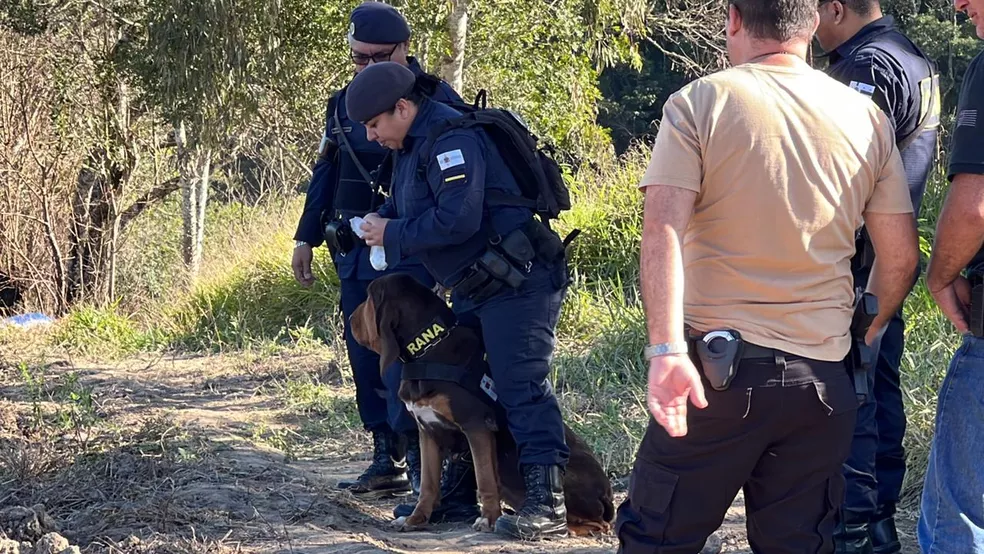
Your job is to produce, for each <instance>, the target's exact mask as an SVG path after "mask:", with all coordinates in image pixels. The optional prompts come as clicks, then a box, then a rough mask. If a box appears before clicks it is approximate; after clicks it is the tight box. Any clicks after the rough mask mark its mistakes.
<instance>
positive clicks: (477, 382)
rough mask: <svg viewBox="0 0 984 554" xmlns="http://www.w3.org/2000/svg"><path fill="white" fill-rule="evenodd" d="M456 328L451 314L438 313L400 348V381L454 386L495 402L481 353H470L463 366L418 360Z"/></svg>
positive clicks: (496, 397)
mask: <svg viewBox="0 0 984 554" xmlns="http://www.w3.org/2000/svg"><path fill="white" fill-rule="evenodd" d="M457 326H458V321H457V319H455V318H454V316H453V315H452V316H448V315H446V314H441V315H439V316H438V317H436V318H434V321H432V322H431V323H430V324H428V325H427V326H426V327H424V328H423V329H421V330H420V331H418V332H417V333H416V334H415V335H414V336H413V338H412V339H410V341H409V342H408V343H407V344H406V345H404V346H402V347H401V351H400V360H401V361H402V362H403V378H404V379H408V380H409V379H426V380H430V381H445V382H449V383H455V384H457V385H459V386H461V387H462V388H464V389H465V390H467V391H471V392H473V393H479V392H481V393H484V394H478V396H479V398H482V399H488V400H489V401H491V402H495V401H497V400H498V398H499V395H498V394H496V392H495V382H494V381H493V380H492V378H491V377H490V376H489V365H488V362H486V361H485V355H484V354H481V355H479V354H473V355H472V356H471V358H470V359H469V360H468V362H467V363H466V364H464V365H452V364H442V363H438V362H427V361H423V360H421V358H422V357H423V356H424V355H425V354H427V352H428V351H429V350H431V349H432V348H434V347H435V346H437V345H438V344H440V343H441V342H442V341H443V340H444V339H446V338H447V337H448V336H450V335H451V331H453V330H454V328H455V327H457Z"/></svg>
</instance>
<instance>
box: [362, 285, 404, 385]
mask: <svg viewBox="0 0 984 554" xmlns="http://www.w3.org/2000/svg"><path fill="white" fill-rule="evenodd" d="M366 292H368V293H369V294H368V296H369V299H370V300H372V304H373V307H374V308H375V310H376V314H375V318H374V319H375V320H376V321H375V323H376V333H377V338H376V344H377V350H376V352H377V353H378V354H379V372H380V374H382V373H384V372H385V371H386V368H388V367H389V366H390V365H392V364H393V362H395V361H396V359H397V358H398V357H399V356H400V343H399V342H398V341H397V338H396V327H397V325H399V324H400V316H401V315H402V314H401V313H400V303H399V302H389V301H388V299H387V298H386V297H387V296H388V295H387V294H386V291H385V290H383V287H382V286H381V285H380V284H379V283H378V282H376V281H374V282H372V283H370V284H369V288H368V290H367V291H366Z"/></svg>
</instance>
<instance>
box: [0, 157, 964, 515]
mask: <svg viewBox="0 0 984 554" xmlns="http://www.w3.org/2000/svg"><path fill="white" fill-rule="evenodd" d="M647 162H648V149H647V148H646V147H645V146H644V145H637V146H636V147H635V148H634V149H633V150H632V151H630V152H629V153H628V154H627V155H626V156H625V157H624V158H623V159H621V160H619V161H617V162H615V161H612V162H609V163H606V164H602V165H601V166H598V167H595V168H593V169H588V170H584V171H583V172H582V173H581V174H579V175H577V176H576V178H575V179H574V180H573V181H572V182H571V188H572V191H573V193H574V196H575V203H574V208H573V209H572V210H571V211H570V212H568V213H566V214H565V215H564V217H563V219H562V221H560V222H559V223H558V225H557V228H558V230H559V231H560V232H561V234H562V235H563V234H566V232H568V231H570V230H572V229H575V228H577V229H580V230H582V235H581V236H580V237H579V238H578V239H577V241H575V242H574V244H573V246H572V250H571V266H572V269H573V272H574V278H575V283H574V286H573V287H572V288H571V289H570V291H569V293H568V296H567V299H566V301H565V303H564V306H563V311H562V315H561V320H560V323H559V325H558V330H557V334H558V339H559V340H558V346H557V351H556V357H555V364H554V372H553V378H554V382H555V388H556V390H557V393H558V396H559V397H560V400H561V406H562V409H563V411H564V416H565V418H566V420H567V421H568V422H569V424H570V425H571V427H572V428H573V429H574V430H575V431H577V432H578V433H580V434H581V435H582V436H583V437H584V438H585V439H586V440H587V441H588V442H589V444H591V445H592V447H593V448H594V449H595V451H596V452H597V453H598V455H599V457H601V459H602V461H603V463H604V465H605V467H606V469H607V470H608V471H609V472H610V473H611V474H612V475H618V476H621V475H625V474H626V473H627V472H628V471H629V469H630V467H631V464H632V461H633V459H634V456H635V450H636V448H637V447H638V443H639V441H640V440H641V437H642V435H643V433H644V431H645V426H646V424H647V422H648V414H647V412H646V409H645V405H644V397H643V395H644V391H645V379H646V371H645V364H644V363H643V360H642V357H641V349H642V346H643V345H644V342H645V320H644V316H643V310H642V306H641V303H640V300H639V293H638V278H639V268H638V256H639V245H640V239H641V228H642V195H641V194H640V192H639V191H638V190H637V188H636V184H637V183H638V181H639V179H640V177H641V175H642V173H643V172H644V170H645V167H646V163H647ZM945 191H946V182H945V179H943V177H942V176H941V175H939V174H936V175H934V177H933V180H932V181H931V183H930V185H929V187H928V189H927V192H926V196H925V200H924V202H923V212H922V213H923V217H922V218H921V220H920V240H921V248H922V251H923V255H924V258H927V257H928V255H929V252H930V247H931V244H932V240H933V230H934V228H935V224H936V219H935V218H936V215H937V214H938V212H939V209H940V206H941V204H942V199H943V197H944V195H945ZM170 209H172V208H166V209H164V211H163V212H162V213H163V215H161V214H158V215H156V216H153V217H151V218H149V219H148V220H147V224H153V226H160V225H162V222H164V221H166V222H167V225H169V226H174V225H176V224H177V222H176V221H174V220H173V217H172V216H173V214H172V213H171V212H168V211H167V210H170ZM213 210H214V212H213V215H214V217H212V219H210V220H209V221H210V227H209V229H208V240H207V242H206V257H205V262H204V265H203V269H202V273H201V275H200V277H199V278H198V279H197V280H196V281H195V283H194V285H188V284H187V283H184V284H183V285H182V277H181V275H180V272H179V271H178V270H174V269H173V267H172V268H171V270H170V271H172V273H171V274H168V275H164V273H162V271H163V270H158V269H160V268H161V267H164V266H168V267H170V266H173V265H174V264H173V263H171V264H170V265H168V264H163V262H159V261H150V262H148V265H147V267H152V268H158V269H154V271H152V272H150V273H149V274H148V279H149V280H150V281H152V282H147V283H143V284H141V283H127V284H126V285H125V286H124V288H125V289H126V290H130V291H143V292H142V293H140V294H142V295H143V296H141V297H140V298H138V299H136V300H134V299H124V301H123V302H121V303H120V304H119V305H116V306H112V307H109V308H105V309H95V308H90V307H81V308H78V309H76V310H75V311H73V313H72V314H71V315H70V316H68V317H67V318H66V319H65V320H64V321H62V322H60V323H59V325H58V326H57V327H56V328H55V329H54V330H53V331H52V332H51V333H50V337H51V338H50V342H52V343H54V344H56V345H58V346H60V347H62V348H65V349H68V350H70V351H73V352H81V353H85V354H89V355H99V356H114V357H120V356H126V355H131V354H133V353H136V352H140V351H145V350H148V349H159V348H162V347H168V348H172V349H173V348H176V349H180V350H188V351H204V352H219V351H242V352H247V353H252V354H251V355H261V356H269V355H276V354H278V353H280V352H283V351H285V350H287V351H293V350H297V349H306V348H311V349H319V350H317V352H318V353H319V355H323V356H324V357H325V358H326V359H330V360H332V362H333V363H337V364H338V366H340V368H341V369H342V370H343V374H349V370H348V367H347V360H346V356H345V352H344V346H343V342H342V341H341V339H340V336H339V335H340V333H339V329H340V325H341V319H340V316H339V313H338V308H337V306H338V295H337V286H338V280H337V277H336V276H335V274H334V270H333V267H332V264H331V262H330V260H329V259H328V257H327V255H326V253H325V252H324V249H317V250H316V253H317V257H316V260H315V267H314V270H315V273H316V276H317V278H318V280H317V282H316V284H315V285H314V286H313V287H312V288H310V289H304V288H302V287H300V285H298V284H297V283H296V282H295V281H294V279H293V275H292V272H291V270H290V257H291V254H292V251H291V246H292V240H291V235H292V230H293V224H294V222H295V221H296V219H297V215H298V213H299V210H300V200H298V199H295V200H293V201H291V202H282V203H274V204H271V205H267V206H260V207H258V208H248V207H244V206H237V205H231V206H221V207H216V208H213ZM165 216H167V217H165ZM162 218H163V219H162ZM168 218H170V219H168ZM132 232H133V233H134V235H133V236H134V237H143V238H141V239H140V240H136V239H133V240H132V241H131V244H137V243H140V244H148V243H150V242H151V241H148V240H146V238H147V237H148V236H149V235H148V233H150V231H148V230H147V229H144V228H141V227H140V226H139V225H138V226H137V227H135V230H134V231H132ZM172 234H173V233H172V232H171V231H170V230H167V231H164V232H161V236H162V237H164V238H165V239H166V240H162V242H161V243H160V244H157V245H153V244H151V245H150V246H146V247H144V251H145V252H147V251H150V252H151V253H152V255H154V256H157V257H164V258H166V257H168V256H171V257H173V255H174V252H173V249H172V248H171V246H169V243H167V241H171V240H172V239H173V237H172ZM155 249H156V250H155ZM127 259H129V258H127ZM126 267H128V268H130V269H128V270H127V271H125V272H124V276H126V278H127V279H130V280H134V279H136V280H139V279H140V278H141V277H140V275H139V274H138V273H135V272H133V271H131V270H132V269H133V267H132V264H131V265H130V266H126ZM165 284H166V286H165ZM168 287H171V288H168ZM155 291H156V292H155ZM134 294H137V293H134ZM155 295H156V296H155ZM904 309H905V317H906V328H907V331H906V350H905V354H904V360H903V379H902V383H903V389H904V395H905V403H906V411H907V414H908V419H909V424H908V432H907V434H906V438H905V446H906V450H907V453H908V464H909V472H908V475H907V477H906V483H905V488H906V490H905V493H904V507H909V508H912V507H914V506H915V504H914V502H915V501H916V500H917V499H918V494H919V490H920V488H921V484H922V483H921V481H922V476H923V473H924V469H925V464H926V458H927V455H928V450H929V446H930V444H931V440H932V434H933V418H934V414H935V408H936V391H937V390H938V388H939V384H940V382H941V380H942V377H943V375H944V372H945V368H946V366H947V363H948V361H949V357H950V356H951V355H952V352H953V350H954V349H955V347H956V346H957V344H958V342H959V337H958V336H957V335H956V334H955V333H954V332H953V329H952V327H951V326H950V324H949V323H948V322H947V321H946V319H945V318H944V317H943V316H942V314H941V313H940V312H939V310H938V309H937V308H936V307H935V305H934V303H933V301H932V298H931V297H930V296H929V294H928V292H927V291H926V289H925V286H924V284H923V283H922V281H920V283H919V284H918V285H917V287H916V289H915V290H914V291H913V293H912V294H911V295H910V297H909V298H908V300H907V302H906V305H905V308H904ZM126 314H132V315H126ZM9 340H10V339H9V332H6V331H5V332H3V333H0V352H2V351H3V350H2V343H4V342H5V341H9ZM350 383H351V380H350V378H349V379H348V381H347V382H346V383H335V382H330V380H322V379H321V378H319V377H317V376H301V377H296V376H292V377H289V378H286V379H285V380H283V381H279V382H277V383H276V384H275V385H274V389H273V392H274V393H275V394H276V395H278V397H280V398H281V399H282V401H283V403H284V406H285V408H286V411H287V413H290V414H294V415H295V416H296V418H295V419H294V420H292V421H289V422H285V426H283V427H280V426H277V427H270V426H266V427H265V426H263V425H259V424H258V425H257V426H256V427H255V428H254V431H255V433H254V434H255V435H256V438H257V439H259V440H263V441H264V442H267V443H269V444H272V445H274V446H277V447H278V448H280V449H282V450H284V451H285V452H293V453H297V452H304V451H310V450H312V449H314V448H316V447H321V446H324V445H326V444H327V445H329V447H330V445H331V444H335V446H336V447H337V446H338V444H339V443H337V442H336V443H331V439H332V438H337V437H339V436H345V437H349V438H351V437H352V436H355V434H357V433H359V432H360V428H361V424H360V422H359V419H358V414H357V410H356V407H355V402H354V398H353V396H352V388H351V386H350ZM277 429H279V430H277ZM326 441H327V442H326Z"/></svg>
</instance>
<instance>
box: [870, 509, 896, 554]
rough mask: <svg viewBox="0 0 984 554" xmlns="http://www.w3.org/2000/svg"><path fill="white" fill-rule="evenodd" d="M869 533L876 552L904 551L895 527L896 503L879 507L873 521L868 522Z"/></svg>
mask: <svg viewBox="0 0 984 554" xmlns="http://www.w3.org/2000/svg"><path fill="white" fill-rule="evenodd" d="M868 535H869V536H870V537H871V546H872V549H873V551H874V553H875V554H899V553H900V552H902V543H901V542H899V533H898V531H897V530H896V529H895V506H894V505H887V506H879V507H878V511H877V512H875V514H874V515H873V516H871V523H870V524H868Z"/></svg>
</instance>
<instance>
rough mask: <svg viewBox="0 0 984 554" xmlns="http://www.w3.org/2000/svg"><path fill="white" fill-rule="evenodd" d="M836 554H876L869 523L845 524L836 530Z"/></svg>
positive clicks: (840, 522) (838, 526) (838, 525)
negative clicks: (870, 535) (869, 531)
mask: <svg viewBox="0 0 984 554" xmlns="http://www.w3.org/2000/svg"><path fill="white" fill-rule="evenodd" d="M834 554H874V550H872V548H871V537H869V536H868V524H867V523H854V522H852V523H845V522H844V521H843V520H841V521H839V522H838V523H837V527H836V528H834Z"/></svg>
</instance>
